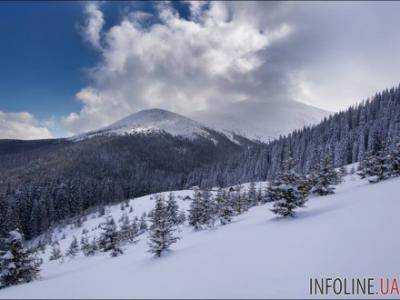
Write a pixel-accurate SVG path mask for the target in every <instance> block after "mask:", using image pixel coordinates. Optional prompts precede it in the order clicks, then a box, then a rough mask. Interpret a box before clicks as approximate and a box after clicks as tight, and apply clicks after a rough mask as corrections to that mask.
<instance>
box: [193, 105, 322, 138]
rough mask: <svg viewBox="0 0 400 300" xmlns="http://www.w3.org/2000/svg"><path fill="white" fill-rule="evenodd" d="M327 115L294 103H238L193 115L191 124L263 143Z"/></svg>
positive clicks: (314, 108) (310, 107)
mask: <svg viewBox="0 0 400 300" xmlns="http://www.w3.org/2000/svg"><path fill="white" fill-rule="evenodd" d="M328 115H329V112H327V111H324V110H322V109H319V108H316V107H313V106H310V105H306V104H304V103H300V102H297V101H288V100H286V101H284V100H282V99H279V100H276V99H275V100H268V101H247V100H246V101H240V102H237V103H231V104H229V105H227V106H226V107H222V108H220V109H218V110H216V109H210V110H205V111H197V112H193V113H191V114H190V115H189V117H190V118H192V119H193V120H196V121H199V122H201V123H202V124H204V125H205V126H208V127H211V128H214V129H215V130H218V131H223V132H235V133H236V134H239V135H242V136H245V137H247V138H249V139H256V140H260V141H262V142H267V141H269V140H272V139H273V138H277V137H279V136H280V135H285V134H289V133H290V132H292V131H293V130H295V129H300V128H302V127H303V126H305V125H311V124H316V123H318V122H320V121H321V120H322V119H323V118H324V117H326V116H328Z"/></svg>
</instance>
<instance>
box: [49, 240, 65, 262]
mask: <svg viewBox="0 0 400 300" xmlns="http://www.w3.org/2000/svg"><path fill="white" fill-rule="evenodd" d="M62 257H63V255H62V252H61V248H60V244H59V243H58V242H55V243H53V245H52V247H51V253H50V257H49V260H50V261H52V260H59V259H60V258H62Z"/></svg>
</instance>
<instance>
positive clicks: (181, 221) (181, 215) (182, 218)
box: [178, 210, 186, 225]
mask: <svg viewBox="0 0 400 300" xmlns="http://www.w3.org/2000/svg"><path fill="white" fill-rule="evenodd" d="M185 221H186V214H185V212H184V211H183V210H182V211H180V212H179V213H178V225H182V224H184V223H185Z"/></svg>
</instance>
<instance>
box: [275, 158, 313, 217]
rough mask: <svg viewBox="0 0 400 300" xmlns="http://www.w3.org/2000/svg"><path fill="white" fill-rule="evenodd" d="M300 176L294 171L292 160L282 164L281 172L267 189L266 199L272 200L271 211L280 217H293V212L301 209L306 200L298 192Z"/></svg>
mask: <svg viewBox="0 0 400 300" xmlns="http://www.w3.org/2000/svg"><path fill="white" fill-rule="evenodd" d="M299 182H300V176H299V175H297V174H296V172H295V171H294V160H293V158H291V157H290V158H289V159H287V160H285V161H284V162H283V165H282V171H281V173H279V175H278V176H277V179H276V180H274V181H273V182H272V183H271V184H270V185H269V187H268V197H269V199H273V201H274V205H273V208H272V209H271V211H272V212H273V213H275V214H277V215H280V216H282V217H288V216H291V217H292V216H294V210H295V209H297V208H298V207H303V206H304V204H305V202H306V200H307V198H305V197H304V195H303V194H302V193H301V192H300V191H299V189H298V186H299Z"/></svg>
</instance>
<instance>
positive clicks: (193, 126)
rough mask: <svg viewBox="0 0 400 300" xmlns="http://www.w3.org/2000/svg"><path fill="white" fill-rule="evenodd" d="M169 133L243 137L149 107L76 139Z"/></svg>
mask: <svg viewBox="0 0 400 300" xmlns="http://www.w3.org/2000/svg"><path fill="white" fill-rule="evenodd" d="M162 132H165V133H168V134H170V135H172V136H176V137H183V138H188V139H191V140H193V139H196V138H200V137H202V138H205V139H209V140H212V141H213V142H217V141H218V140H219V139H220V138H224V137H226V138H228V139H230V140H231V141H233V142H235V143H241V142H243V141H244V139H243V138H240V137H238V136H237V135H232V134H231V133H227V132H224V133H222V132H216V130H215V129H210V128H207V127H206V126H205V125H203V124H201V123H199V122H196V121H193V120H191V119H189V118H186V117H184V116H182V115H179V114H176V113H173V112H170V111H167V110H163V109H157V108H156V109H147V110H142V111H139V112H137V113H134V114H131V115H129V116H127V117H125V118H123V119H122V120H120V121H117V122H115V123H113V124H111V125H109V126H107V127H104V128H101V129H98V130H94V131H90V132H88V133H84V134H81V135H78V136H76V137H75V138H74V139H75V140H80V139H85V138H88V137H93V136H99V135H126V134H128V135H135V134H154V133H162Z"/></svg>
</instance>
